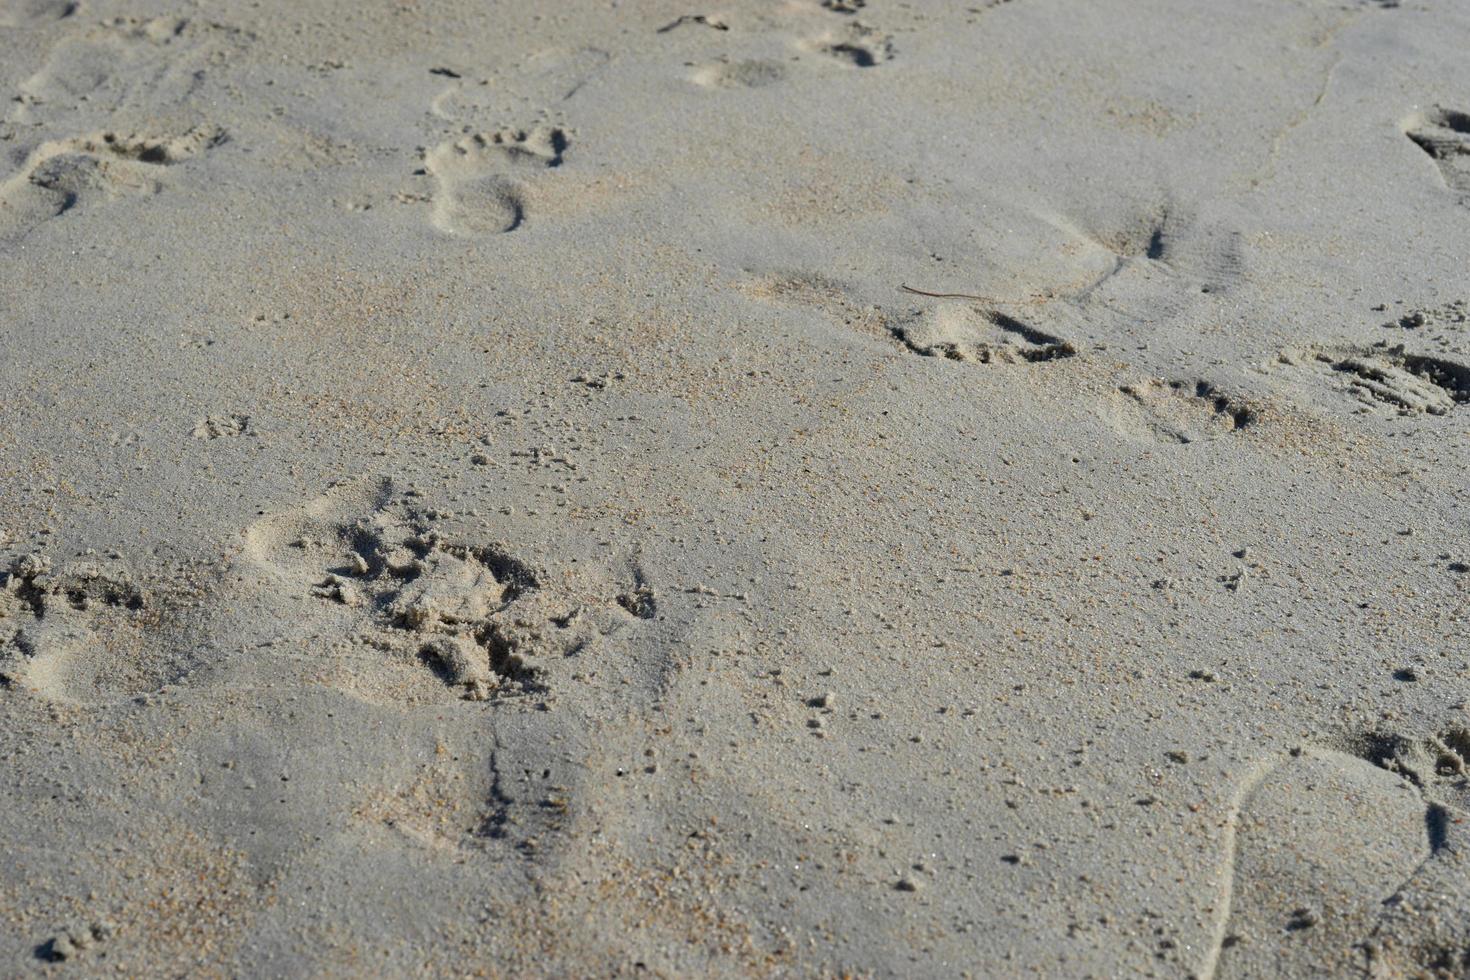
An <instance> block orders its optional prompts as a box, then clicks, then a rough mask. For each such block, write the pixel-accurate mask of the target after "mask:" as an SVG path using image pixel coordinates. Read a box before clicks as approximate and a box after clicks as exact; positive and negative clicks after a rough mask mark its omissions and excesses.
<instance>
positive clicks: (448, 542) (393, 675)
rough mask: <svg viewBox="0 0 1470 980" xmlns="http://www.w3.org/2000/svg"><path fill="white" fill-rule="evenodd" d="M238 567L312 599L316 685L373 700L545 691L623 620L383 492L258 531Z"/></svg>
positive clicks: (606, 603) (608, 606)
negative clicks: (319, 639)
mask: <svg viewBox="0 0 1470 980" xmlns="http://www.w3.org/2000/svg"><path fill="white" fill-rule="evenodd" d="M245 557H246V559H247V560H249V561H250V562H252V563H253V564H254V565H255V566H256V567H257V568H258V569H259V570H260V571H261V572H262V573H263V574H264V576H265V577H266V578H267V579H268V580H269V581H274V582H275V583H276V585H277V586H278V587H279V588H280V589H281V591H282V592H283V593H285V594H288V595H292V596H295V597H297V598H298V599H300V598H308V597H309V598H310V600H311V605H310V606H309V607H308V609H309V614H308V620H309V623H310V627H311V629H312V631H313V632H314V633H315V634H317V635H318V636H323V635H325V636H337V637H339V642H337V643H336V644H335V646H334V647H333V650H334V651H335V652H334V654H333V655H332V658H330V659H329V660H327V661H324V664H323V666H324V668H325V670H326V672H327V675H328V676H327V678H326V679H327V680H328V682H329V683H333V684H334V685H336V686H340V687H343V688H345V689H348V690H351V691H353V692H355V693H357V694H359V695H362V696H366V697H368V698H369V699H371V700H410V701H412V700H435V701H444V700H455V699H460V698H463V699H468V700H485V699H487V698H490V697H492V696H501V697H503V696H508V695H515V694H523V693H529V692H540V691H544V690H546V689H547V688H548V687H550V686H552V685H554V684H555V683H556V676H557V674H558V673H559V671H560V670H561V669H562V664H563V662H564V661H566V660H567V659H568V658H571V657H575V656H576V655H577V654H578V653H579V652H580V651H582V650H583V649H584V648H587V647H589V646H590V645H591V644H593V643H594V642H595V641H596V640H597V639H598V638H600V637H602V636H605V635H608V634H609V633H611V632H613V631H615V630H617V629H620V628H622V627H624V626H626V625H628V624H629V623H630V622H631V619H630V617H631V616H633V615H634V614H633V613H632V612H631V610H630V608H629V607H628V605H627V604H626V603H624V602H623V601H622V599H621V598H620V597H619V596H617V595H609V594H607V593H606V592H604V591H602V590H601V589H598V588H597V587H596V586H595V585H594V586H593V587H592V588H590V589H589V588H585V587H584V588H582V589H576V588H572V587H568V586H566V585H564V584H562V583H558V584H556V585H553V584H552V583H551V581H550V578H549V575H548V574H547V573H546V572H544V571H542V570H540V569H538V568H536V567H533V565H532V564H530V563H529V562H527V561H525V560H523V559H521V558H519V557H516V556H514V555H512V554H510V553H509V552H508V551H507V549H506V548H505V547H504V546H503V545H501V544H499V543H497V542H495V541H492V540H487V539H482V538H481V537H479V536H477V535H475V534H473V533H472V532H469V531H467V530H465V529H463V528H456V527H454V526H452V525H450V524H449V523H447V522H446V521H444V520H443V519H442V515H440V514H439V512H437V511H435V510H434V509H432V508H429V507H426V506H425V505H423V504H422V503H421V502H420V501H419V500H418V498H417V495H416V494H414V493H413V492H412V491H408V490H402V489H401V488H399V487H397V486H395V485H394V483H393V482H392V481H391V480H387V479H378V480H360V481H353V482H349V483H346V484H343V485H340V486H338V487H335V488H333V489H332V490H331V491H329V492H328V493H327V494H325V495H324V496H322V497H321V498H319V499H317V500H315V501H313V502H311V503H310V504H308V505H306V506H305V507H302V508H299V509H295V510H291V511H287V512H285V513H282V514H278V515H273V516H269V517H266V518H264V519H262V520H261V521H260V522H258V523H257V524H255V525H254V526H253V527H251V528H250V529H249V531H248V532H247V533H246V552H245ZM565 581H567V579H565V577H564V578H563V580H562V582H565ZM584 586H585V583H584ZM611 591H614V592H615V591H616V590H615V589H613V590H611ZM636 593H637V588H636V586H633V587H632V590H631V592H629V593H626V594H636ZM648 601H649V603H652V601H653V600H652V597H651V595H650V596H649V598H648Z"/></svg>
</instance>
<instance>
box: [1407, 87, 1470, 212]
mask: <svg viewBox="0 0 1470 980" xmlns="http://www.w3.org/2000/svg"><path fill="white" fill-rule="evenodd" d="M1404 135H1406V136H1408V137H1409V139H1411V140H1413V141H1414V144H1415V145H1416V146H1418V147H1419V149H1421V150H1423V151H1424V152H1425V153H1427V154H1429V156H1430V158H1431V159H1433V160H1434V162H1435V165H1436V166H1438V167H1439V173H1440V176H1441V177H1443V178H1444V182H1445V186H1447V187H1448V188H1449V189H1450V190H1452V191H1456V192H1457V193H1459V194H1462V195H1470V113H1466V112H1460V111H1458V110H1455V109H1441V108H1435V109H1433V110H1432V111H1430V112H1426V113H1421V114H1419V115H1417V116H1415V117H1414V119H1413V120H1412V121H1411V122H1410V123H1409V125H1408V126H1406V127H1405V129H1404ZM1461 203H1470V196H1467V197H1462V198H1461Z"/></svg>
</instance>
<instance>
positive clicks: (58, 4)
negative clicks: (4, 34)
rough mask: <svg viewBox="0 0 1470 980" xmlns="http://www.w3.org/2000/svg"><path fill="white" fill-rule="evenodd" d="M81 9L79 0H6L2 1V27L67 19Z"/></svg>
mask: <svg viewBox="0 0 1470 980" xmlns="http://www.w3.org/2000/svg"><path fill="white" fill-rule="evenodd" d="M80 9H81V4H80V3H78V2H77V0H6V2H4V3H0V27H21V26H24V25H27V24H44V23H50V22H52V21H58V20H65V19H66V18H68V17H71V16H73V15H75V14H76V13H77V11H78V10H80Z"/></svg>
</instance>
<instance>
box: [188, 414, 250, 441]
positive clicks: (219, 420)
mask: <svg viewBox="0 0 1470 980" xmlns="http://www.w3.org/2000/svg"><path fill="white" fill-rule="evenodd" d="M249 431H250V416H248V415H241V414H240V413H239V412H231V413H230V414H228V415H206V416H205V417H204V418H202V419H200V420H199V421H198V422H196V423H195V424H194V428H193V430H192V432H191V433H190V434H191V435H193V437H194V438H195V439H205V440H213V439H234V438H238V437H240V436H243V435H245V434H246V433H247V432H249Z"/></svg>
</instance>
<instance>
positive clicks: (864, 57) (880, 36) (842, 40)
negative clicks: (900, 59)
mask: <svg viewBox="0 0 1470 980" xmlns="http://www.w3.org/2000/svg"><path fill="white" fill-rule="evenodd" d="M801 47H802V48H804V49H805V50H808V51H815V52H817V53H818V54H822V55H825V56H827V57H828V58H831V59H833V60H835V61H837V62H839V63H841V64H844V65H848V66H850V67H852V68H875V67H877V66H878V65H881V64H883V63H884V62H885V61H891V60H892V59H893V56H894V47H893V38H891V37H889V36H888V35H887V34H884V33H883V32H881V31H878V30H875V29H874V28H872V27H869V26H867V25H866V24H863V23H861V22H860V21H855V20H854V21H851V22H849V23H848V24H846V25H845V26H844V27H843V28H842V29H840V30H834V31H828V32H825V33H823V34H820V35H818V36H817V37H815V38H812V39H810V40H808V41H805V42H803V43H802V45H801Z"/></svg>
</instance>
